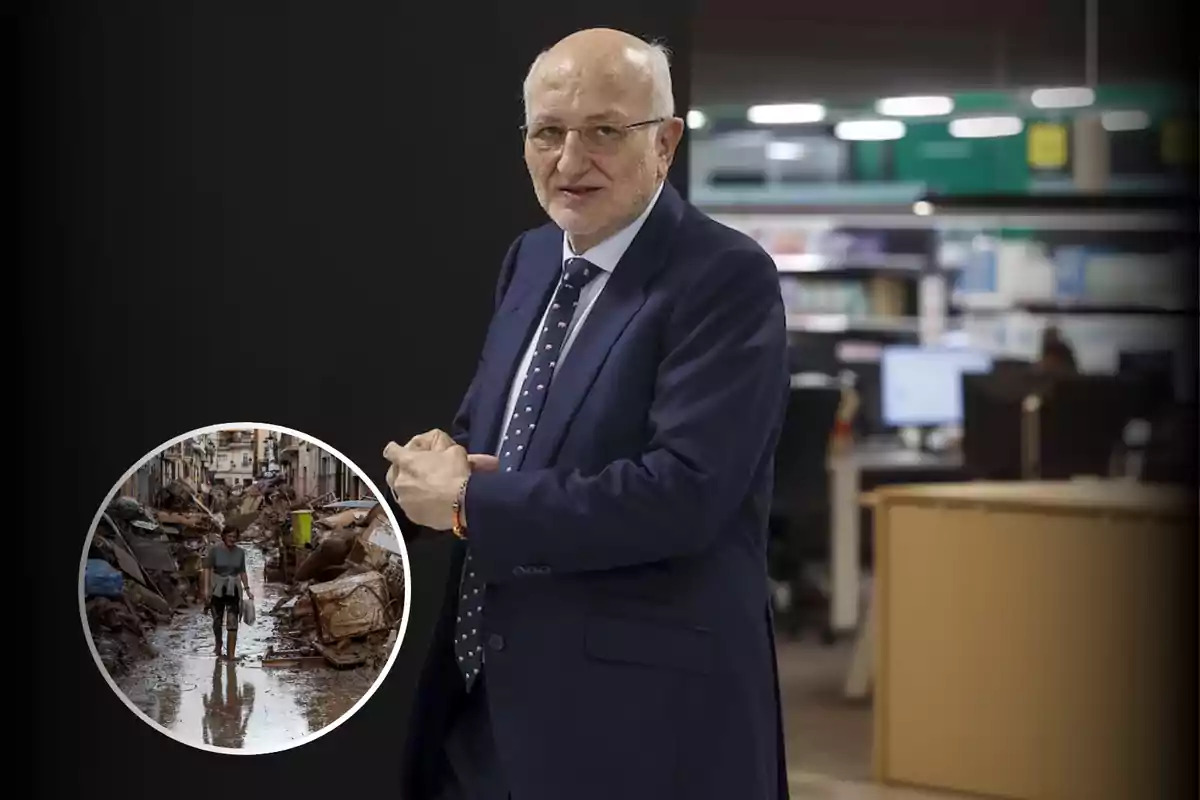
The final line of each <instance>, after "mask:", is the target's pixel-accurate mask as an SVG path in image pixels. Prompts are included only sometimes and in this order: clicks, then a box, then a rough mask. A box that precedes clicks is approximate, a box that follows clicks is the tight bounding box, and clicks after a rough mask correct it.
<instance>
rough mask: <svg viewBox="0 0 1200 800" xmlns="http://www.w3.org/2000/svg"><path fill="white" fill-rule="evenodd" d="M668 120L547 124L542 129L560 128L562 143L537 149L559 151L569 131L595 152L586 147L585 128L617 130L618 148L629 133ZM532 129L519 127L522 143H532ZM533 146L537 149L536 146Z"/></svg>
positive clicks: (616, 143)
mask: <svg viewBox="0 0 1200 800" xmlns="http://www.w3.org/2000/svg"><path fill="white" fill-rule="evenodd" d="M669 119H670V117H654V118H653V119H644V120H641V121H639V122H630V123H626V124H624V125H619V124H616V123H610V122H600V123H596V124H594V125H585V126H579V125H554V124H547V125H545V126H544V127H547V128H562V129H563V130H564V131H565V133H564V134H563V138H562V142H561V143H560V144H557V145H552V146H549V147H545V148H539V149H541V150H543V151H546V152H549V151H553V150H557V149H561V148H562V147H563V146H564V145H565V144H566V143H567V137H568V136H570V135H571V131H576V132H577V133H579V138H580V141H582V142H583V146H584V147H585V148H586V149H587V150H589V151H590V152H596V150H597V148H594V147H591V146H590V145H588V143H587V139H586V138H585V137H584V135H583V131H584V130H585V129H587V128H615V129H616V130H619V131H620V132H621V138H620V139H619V140H618V141H616V142H614V144H615V145H616V146H620V145H621V144H624V143H625V141H626V140H627V139H628V138H629V133H630V131H634V130H638V129H641V128H644V127H646V126H647V125H659V124H661V123H663V122H666V121H667V120H669ZM533 127H534V126H533V125H531V124H530V123H528V122H527V123H525V124H524V125H522V126H521V128H520V130H521V138H522V140H523V141H526V142H531V143H532V140H531V139H530V136H529V133H530V130H531V129H532V128H533ZM534 146H535V147H537V145H536V144H535V145H534Z"/></svg>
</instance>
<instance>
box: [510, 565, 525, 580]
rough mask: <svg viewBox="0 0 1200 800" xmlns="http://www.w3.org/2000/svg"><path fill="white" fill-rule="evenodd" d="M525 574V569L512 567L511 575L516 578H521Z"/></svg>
mask: <svg viewBox="0 0 1200 800" xmlns="http://www.w3.org/2000/svg"><path fill="white" fill-rule="evenodd" d="M525 572H526V569H525V567H513V575H516V576H517V577H518V578H520V577H523V576H524V575H525Z"/></svg>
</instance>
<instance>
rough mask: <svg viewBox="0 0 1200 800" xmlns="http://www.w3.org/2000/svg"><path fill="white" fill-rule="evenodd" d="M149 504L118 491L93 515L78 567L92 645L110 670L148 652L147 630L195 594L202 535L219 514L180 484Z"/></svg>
mask: <svg viewBox="0 0 1200 800" xmlns="http://www.w3.org/2000/svg"><path fill="white" fill-rule="evenodd" d="M158 499H159V501H160V502H161V504H162V505H163V506H164V507H165V508H162V509H149V508H146V507H145V506H143V505H142V504H141V503H139V502H138V501H136V500H134V499H133V498H130V497H118V498H116V499H115V500H113V501H112V502H111V503H109V505H108V508H107V509H105V511H104V512H103V513H102V514H101V516H100V522H99V524H98V525H97V526H96V531H95V535H94V536H93V537H92V540H91V543H90V546H89V550H88V560H87V563H86V564H85V567H84V586H83V590H84V607H85V610H86V613H87V621H88V627H89V629H90V630H91V634H92V641H93V642H94V643H95V645H96V651H97V653H98V654H99V655H100V660H101V662H102V663H103V664H104V667H105V669H106V670H108V672H109V674H110V675H114V676H115V675H118V674H120V673H121V672H123V671H124V670H125V669H127V668H128V667H129V665H130V663H131V661H132V660H134V659H137V658H141V657H145V656H149V655H152V654H153V653H152V652H151V650H150V646H149V644H148V641H147V632H148V630H149V629H152V628H154V627H156V626H157V625H159V624H162V623H163V622H166V621H168V620H170V619H171V617H172V615H173V614H174V613H175V611H176V610H178V609H181V608H186V607H187V606H189V605H191V604H193V603H196V602H197V601H198V594H199V588H200V571H201V567H202V565H203V563H204V554H205V552H206V551H207V547H208V538H209V536H210V535H212V534H216V533H219V531H220V530H221V524H222V523H221V518H220V516H219V515H214V514H213V513H212V512H211V511H209V510H208V509H207V508H206V507H205V506H204V505H203V504H202V503H200V502H199V500H197V499H196V498H195V496H194V495H193V494H192V493H191V490H190V489H188V488H187V486H186V485H185V484H171V485H170V486H168V487H165V488H164V489H163V491H162V492H161V493H160V496H159V498H158Z"/></svg>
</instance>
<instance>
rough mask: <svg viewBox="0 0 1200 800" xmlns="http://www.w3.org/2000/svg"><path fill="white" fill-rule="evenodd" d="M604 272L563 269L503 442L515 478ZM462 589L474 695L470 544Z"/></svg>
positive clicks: (463, 663)
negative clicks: (582, 308)
mask: <svg viewBox="0 0 1200 800" xmlns="http://www.w3.org/2000/svg"><path fill="white" fill-rule="evenodd" d="M599 272H600V269H599V267H597V266H596V265H595V264H592V263H589V262H588V261H585V260H584V259H582V258H572V259H568V260H567V262H566V264H565V265H564V269H563V274H562V278H561V280H560V281H559V284H558V290H557V291H555V293H554V298H553V299H552V300H551V301H550V308H549V309H547V311H546V319H545V321H544V322H543V323H542V329H541V330H540V331H539V332H538V337H537V345H536V346H535V350H534V353H533V359H532V360H531V361H530V363H529V371H528V372H526V373H525V382H524V383H523V384H522V385H521V391H520V393H519V394H518V395H517V404H516V407H515V408H514V409H513V413H512V416H511V417H510V418H509V419H508V420H506V422H507V426H506V431H505V435H504V438H503V439H502V440H501V442H500V456H499V462H500V464H499V467H498V468H499V469H500V470H501V471H503V472H512V471H513V470H516V469H520V467H521V460H522V458H524V456H525V451H526V450H527V449H528V446H529V440H530V438H531V437H532V435H533V431H534V429H535V428H536V427H537V420H538V415H540V414H541V413H542V406H543V405H544V404H545V402H546V395H548V394H549V393H550V376H551V375H553V374H554V368H555V366H556V365H557V364H558V359H559V354H560V353H561V352H562V347H563V343H564V342H565V341H566V340H567V333H568V332H569V331H570V327H571V319H572V317H574V315H575V310H576V307H577V306H578V305H579V293H580V292H581V291H582V290H583V287H584V286H586V285H587V283H588V281H590V280H591V279H592V278H594V277H596V275H598V274H599ZM468 521H469V520H468ZM469 541H470V539H469V537H468V542H469ZM459 585H460V587H461V588H460V590H459V593H458V619H457V622H456V624H455V630H454V654H455V656H456V657H457V658H458V667H459V669H460V670H462V673H463V678H464V679H465V680H466V682H467V691H470V690H471V687H472V686H473V685H474V683H475V678H476V677H478V675H479V670H480V668H481V667H482V666H483V646H482V645H481V644H480V634H479V631H480V629H481V627H482V622H483V581H482V580H480V579H479V577H478V576H477V575H476V573H475V567H474V566H473V564H472V562H471V551H470V546H469V544H468V549H467V557H466V560H465V561H464V563H463V574H462V580H461V582H460V584H459Z"/></svg>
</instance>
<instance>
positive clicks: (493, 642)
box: [488, 633, 504, 650]
mask: <svg viewBox="0 0 1200 800" xmlns="http://www.w3.org/2000/svg"><path fill="white" fill-rule="evenodd" d="M488 647H490V648H492V649H493V650H503V649H504V637H503V636H501V635H500V634H498V633H493V634H492V635H491V636H489V637H488Z"/></svg>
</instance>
